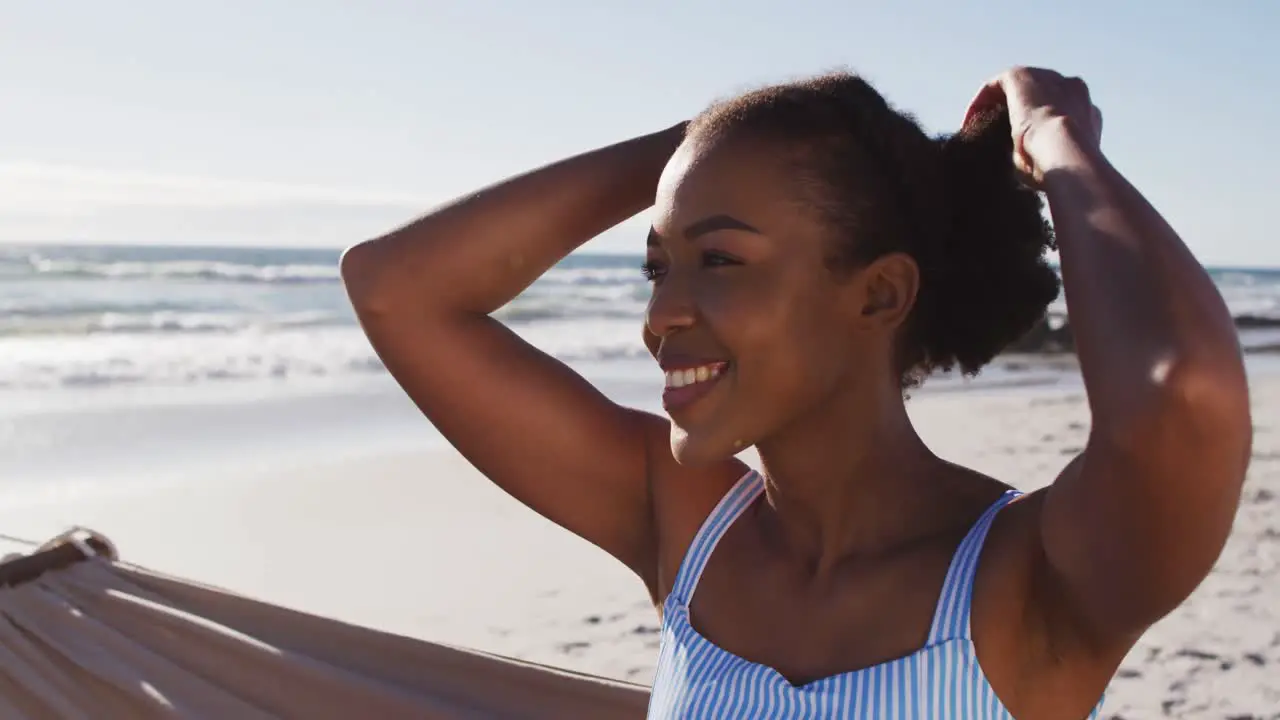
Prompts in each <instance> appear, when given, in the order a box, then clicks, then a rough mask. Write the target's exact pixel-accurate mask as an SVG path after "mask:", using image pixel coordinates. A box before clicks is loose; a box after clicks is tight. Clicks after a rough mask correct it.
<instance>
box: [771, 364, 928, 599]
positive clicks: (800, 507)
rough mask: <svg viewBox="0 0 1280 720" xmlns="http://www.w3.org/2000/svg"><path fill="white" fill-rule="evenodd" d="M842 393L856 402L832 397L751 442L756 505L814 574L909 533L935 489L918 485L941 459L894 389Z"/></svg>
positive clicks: (879, 549) (915, 531)
mask: <svg viewBox="0 0 1280 720" xmlns="http://www.w3.org/2000/svg"><path fill="white" fill-rule="evenodd" d="M848 395H856V397H857V400H856V401H850V399H849V398H848V397H844V398H842V397H838V396H837V397H832V398H831V400H830V401H829V403H828V404H827V406H826V407H823V408H819V409H818V411H817V412H815V413H813V414H811V415H809V416H807V417H805V418H803V419H801V420H799V421H797V422H795V423H793V424H792V425H791V426H789V427H788V428H787V429H786V430H785V431H783V432H781V433H778V434H776V435H775V436H773V437H771V438H769V439H768V440H767V441H764V442H761V443H759V444H757V450H758V451H759V454H760V461H761V464H762V466H763V469H764V477H765V483H766V484H765V493H766V497H767V500H768V507H767V508H766V509H765V512H768V513H770V514H771V515H772V517H771V518H770V519H769V520H770V521H771V523H772V524H773V525H774V527H775V528H776V530H777V536H778V539H779V541H780V543H781V544H782V545H783V546H784V547H785V548H786V550H787V551H788V552H789V553H794V554H795V555H797V556H799V557H800V558H802V559H803V561H804V562H805V564H806V565H807V566H809V567H810V568H811V570H812V572H813V573H814V574H815V575H819V574H822V573H824V572H829V571H830V570H831V569H832V568H834V567H835V566H836V565H837V564H838V563H840V562H841V561H843V560H845V559H847V558H850V557H856V556H859V555H864V556H865V555H874V554H877V553H879V552H883V551H884V550H886V549H887V548H890V547H893V546H894V545H895V544H897V543H900V542H902V541H904V540H906V539H907V538H909V537H911V536H913V535H915V534H918V528H919V527H920V522H921V521H922V520H923V521H925V522H927V518H925V517H921V516H920V514H919V513H920V511H921V510H922V509H923V508H925V507H927V505H928V503H929V499H930V498H931V497H934V495H933V492H931V490H936V489H937V488H936V487H935V488H932V489H931V488H930V487H928V485H929V482H930V479H931V478H932V477H933V476H934V475H935V472H934V471H936V469H937V468H938V465H939V463H940V462H941V461H940V460H939V459H938V458H937V457H936V456H934V455H933V453H932V452H931V451H930V450H929V449H928V447H926V446H925V444H924V441H922V440H921V439H920V436H919V435H918V434H917V433H916V431H915V428H914V427H913V426H912V425H911V420H910V418H909V417H908V416H907V410H906V406H905V404H904V402H903V399H902V395H901V393H900V391H899V390H898V389H897V388H893V387H891V388H889V389H887V390H885V391H877V392H876V393H875V397H874V402H872V403H868V402H867V400H868V392H867V388H859V389H858V390H857V391H856V393H855V392H851V393H848ZM869 407H870V408H871V409H872V410H873V412H868V408H869Z"/></svg>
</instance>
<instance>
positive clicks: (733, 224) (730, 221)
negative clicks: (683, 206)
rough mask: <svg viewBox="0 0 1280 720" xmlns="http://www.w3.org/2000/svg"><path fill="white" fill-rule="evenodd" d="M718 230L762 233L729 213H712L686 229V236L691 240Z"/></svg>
mask: <svg viewBox="0 0 1280 720" xmlns="http://www.w3.org/2000/svg"><path fill="white" fill-rule="evenodd" d="M716 230H744V231H746V232H750V233H755V234H757V235H759V234H760V231H759V230H757V229H755V228H753V227H751V226H750V225H748V224H746V223H744V222H742V221H741V220H739V219H737V218H734V217H730V216H728V215H712V216H711V217H708V218H703V219H701V220H699V221H697V222H695V223H693V224H691V225H689V227H687V228H685V229H684V236H685V238H687V239H689V240H695V239H697V238H698V237H699V236H701V235H706V234H707V233H709V232H715V231H716Z"/></svg>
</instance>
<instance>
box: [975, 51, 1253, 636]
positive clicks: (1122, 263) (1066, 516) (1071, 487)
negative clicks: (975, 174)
mask: <svg viewBox="0 0 1280 720" xmlns="http://www.w3.org/2000/svg"><path fill="white" fill-rule="evenodd" d="M997 100H1003V101H1006V102H1007V103H1008V105H1009V108H1010V112H1011V115H1012V116H1013V117H1014V118H1015V120H1014V128H1015V129H1014V133H1015V148H1016V150H1015V153H1016V162H1018V163H1019V165H1020V167H1021V169H1023V170H1024V171H1025V172H1026V174H1027V176H1028V178H1029V179H1030V181H1031V182H1033V183H1034V184H1036V185H1037V186H1038V187H1039V188H1040V189H1042V190H1043V191H1044V192H1045V193H1046V195H1047V197H1048V201H1049V207H1050V211H1051V212H1052V215H1053V221H1054V226H1055V229H1056V231H1057V237H1058V248H1059V255H1060V258H1061V263H1062V276H1063V284H1064V286H1065V291H1066V300H1067V306H1068V311H1069V313H1070V316H1071V328H1072V332H1073V333H1074V334H1075V338H1076V346H1077V351H1078V354H1079V359H1080V367H1081V371H1082V373H1083V377H1084V383H1085V388H1086V392H1087V395H1088V400H1089V405H1090V409H1091V411H1092V414H1093V425H1092V430H1091V432H1090V436H1089V440H1088V443H1087V445H1086V448H1085V451H1084V453H1083V454H1082V455H1081V456H1080V457H1079V458H1077V459H1076V460H1075V461H1073V462H1072V463H1071V464H1070V465H1069V466H1068V467H1067V468H1066V470H1065V471H1064V472H1063V474H1062V475H1061V476H1060V477H1059V478H1058V480H1057V481H1056V482H1055V483H1054V484H1053V486H1052V487H1051V488H1050V489H1049V490H1048V492H1047V493H1046V495H1045V499H1044V503H1043V506H1042V515H1041V525H1042V527H1041V536H1042V541H1043V545H1044V558H1045V559H1046V561H1047V563H1048V566H1049V569H1050V572H1049V573H1047V575H1048V576H1049V577H1050V578H1051V582H1053V583H1054V584H1055V586H1056V589H1058V590H1060V591H1062V593H1063V594H1064V595H1065V598H1064V600H1065V602H1067V603H1069V605H1070V607H1071V609H1072V610H1073V611H1074V612H1073V614H1074V615H1075V617H1077V618H1079V622H1080V624H1081V627H1080V628H1078V629H1079V630H1081V631H1082V632H1083V633H1084V635H1085V636H1086V637H1088V638H1090V639H1091V640H1094V641H1096V642H1098V643H1101V647H1102V648H1109V649H1114V648H1115V647H1117V646H1121V645H1123V646H1125V647H1127V643H1128V642H1131V641H1132V640H1133V639H1134V638H1136V636H1137V635H1138V634H1139V633H1141V632H1142V631H1143V630H1144V629H1146V628H1147V627H1148V626H1149V625H1151V624H1152V623H1154V622H1155V621H1156V620H1159V619H1160V618H1161V617H1163V616H1164V615H1165V614H1167V613H1168V612H1169V611H1171V610H1173V609H1174V608H1175V607H1177V605H1178V604H1180V603H1181V602H1182V601H1183V600H1184V599H1185V598H1186V597H1187V596H1188V595H1189V594H1190V593H1191V591H1192V590H1194V589H1195V587H1196V586H1197V585H1198V584H1199V583H1200V582H1201V580H1203V579H1204V577H1205V576H1206V575H1207V574H1208V572H1209V570H1210V568H1211V567H1212V565H1213V564H1214V562H1216V560H1217V558H1218V556H1219V554H1220V553H1221V551H1222V547H1223V545H1224V543H1225V542H1226V539H1227V536H1228V534H1229V533H1230V530H1231V525H1232V521H1233V518H1234V516H1235V512H1236V509H1237V506H1238V504H1239V499H1240V491H1241V485H1242V483H1243V481H1244V476H1245V470H1246V468H1247V467H1248V463H1249V455H1250V446H1251V442H1252V424H1251V420H1250V414H1249V394H1248V387H1247V382H1246V376H1245V370H1244V365H1243V361H1242V358H1241V354H1240V349H1239V342H1238V339H1237V337H1236V332H1235V328H1234V325H1233V323H1232V319H1231V316H1230V314H1229V313H1228V311H1227V308H1226V306H1225V304H1224V302H1223V300H1222V298H1221V296H1220V295H1219V294H1218V291H1217V289H1216V288H1215V286H1214V285H1213V283H1212V281H1211V280H1210V278H1209V276H1208V274H1207V273H1206V272H1205V271H1204V269H1203V268H1202V267H1201V266H1200V264H1199V263H1198V262H1197V261H1196V259H1195V258H1194V257H1193V256H1192V254H1191V252H1190V251H1189V250H1188V249H1187V247H1186V246H1185V245H1184V244H1183V243H1182V241H1181V240H1180V239H1179V238H1178V236H1177V234H1176V233H1175V232H1174V231H1173V229H1172V228H1171V227H1170V226H1169V225H1168V224H1167V223H1166V222H1165V221H1164V219H1163V218H1161V216H1160V215H1159V213H1157V212H1156V211H1155V209H1154V208H1152V207H1151V205H1150V204H1148V203H1147V201H1146V200H1145V199H1144V198H1143V197H1142V195H1141V194H1140V193H1139V192H1138V191H1137V190H1136V189H1134V187H1133V186H1132V185H1130V184H1129V183H1128V182H1127V181H1126V180H1125V178H1124V177H1123V176H1121V174H1120V173H1119V172H1118V171H1117V170H1116V169H1115V168H1114V167H1112V166H1111V164H1110V163H1109V162H1108V161H1107V159H1106V158H1105V157H1104V156H1103V154H1102V152H1101V150H1100V149H1099V137H1100V134H1101V116H1100V114H1099V113H1098V112H1097V110H1096V108H1094V107H1093V105H1092V102H1091V100H1090V99H1089V92H1088V89H1087V87H1086V86H1085V84H1084V83H1083V82H1081V81H1080V80H1078V79H1075V78H1063V77H1062V76H1060V75H1058V74H1057V73H1053V72H1050V71H1046V70H1027V69H1017V70H1014V71H1011V72H1009V73H1006V74H1005V75H1004V76H1002V77H1001V78H999V79H998V80H997V81H995V82H993V83H992V84H991V85H989V86H988V88H987V89H986V90H984V92H983V93H981V94H980V95H979V97H978V99H977V100H975V106H980V105H983V104H985V103H989V102H993V101H997Z"/></svg>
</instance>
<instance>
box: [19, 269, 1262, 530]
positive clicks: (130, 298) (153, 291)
mask: <svg viewBox="0 0 1280 720" xmlns="http://www.w3.org/2000/svg"><path fill="white" fill-rule="evenodd" d="M338 257H339V251H337V250H298V249H283V250H281V249H262V248H235V249H231V248H199V247H123V246H121V247H106V246H94V247H87V246H86V247H76V246H58V247H53V246H39V247H35V246H33V247H18V246H0V486H2V487H3V488H4V494H3V496H0V506H7V507H15V506H19V505H23V504H26V503H48V502H54V503H63V502H68V501H70V500H73V499H75V498H79V497H85V496H86V495H87V494H97V493H108V494H110V493H116V492H121V491H125V490H126V489H128V488H139V487H143V488H150V487H156V486H162V485H172V484H174V483H197V484H198V483H208V482H220V481H223V480H225V479H227V478H235V477H253V476H254V473H259V472H262V471H263V469H264V468H267V467H270V466H273V463H274V464H278V465H279V466H282V467H283V466H289V465H290V464H291V463H292V464H296V463H297V462H298V461H299V458H306V459H307V460H308V462H328V461H329V460H333V461H340V460H342V459H344V458H351V457H368V456H370V455H371V454H375V455H376V454H380V453H383V454H385V453H397V452H401V451H419V450H421V449H423V448H429V447H441V446H443V445H444V443H445V442H446V441H445V440H444V438H443V437H441V436H440V435H439V433H438V432H436V430H435V428H434V427H432V426H431V424H430V423H429V422H427V420H426V419H425V418H424V417H422V414H421V413H420V412H418V410H417V408H416V407H414V405H413V403H412V402H411V401H410V400H409V399H408V398H407V397H406V396H405V394H404V393H403V391H401V390H400V389H399V387H397V386H396V384H395V383H394V381H393V380H392V379H391V378H390V376H389V375H388V374H387V373H386V371H385V370H384V368H383V367H382V364H381V363H380V362H379V361H378V358H377V357H376V356H375V355H374V353H373V350H372V348H370V346H369V343H368V341H367V340H366V339H365V337H364V335H363V333H362V332H361V331H360V328H359V326H358V325H357V323H356V319H355V317H354V315H353V313H352V312H351V309H350V307H349V305H348V303H347V299H346V295H345V293H344V292H343V289H342V286H341V283H340V280H339V278H338V273H337V263H338ZM640 263H641V258H640V257H639V256H634V257H628V256H608V255H585V254H575V255H573V256H570V257H569V258H567V259H565V260H564V261H563V262H561V263H560V264H559V265H558V266H556V267H555V268H554V269H552V270H551V271H550V272H548V273H547V274H546V275H545V276H543V277H542V278H541V279H539V280H538V281H537V282H536V283H534V284H533V285H532V286H531V287H530V288H529V289H528V290H527V291H526V292H524V293H523V294H522V295H520V297H518V298H517V299H516V300H514V301H513V302H511V303H509V304H508V305H507V306H506V307H504V308H502V309H501V310H500V311H499V313H498V316H499V317H501V318H502V320H503V321H504V322H505V323H507V324H508V325H509V326H510V327H511V328H512V329H513V330H515V331H516V332H517V333H519V334H520V335H522V336H523V337H525V338H526V339H528V340H529V341H530V342H532V343H533V344H534V345H536V346H537V347H539V348H541V349H543V350H544V351H546V352H549V353H551V354H552V355H554V356H556V357H558V358H560V359H561V360H563V361H565V362H566V363H568V364H569V365H570V366H572V367H573V368H574V369H575V370H577V371H578V372H580V373H581V374H583V375H584V376H585V377H587V378H588V379H589V380H590V381H591V382H592V383H593V384H595V385H596V386H597V387H598V388H600V389H601V390H602V391H603V392H604V393H605V394H606V395H608V396H609V397H610V398H612V399H614V400H615V401H617V402H619V403H622V404H625V405H628V406H632V407H639V408H643V409H647V410H651V411H658V412H660V407H659V400H660V394H661V386H662V377H661V373H659V372H658V370H657V367H656V365H655V364H654V363H653V361H652V360H651V359H650V358H649V357H648V355H647V353H646V351H645V349H644V346H643V344H642V343H641V335H640V323H641V322H642V318H643V314H644V306H645V302H646V299H647V297H648V294H649V286H648V284H647V283H646V281H645V279H644V277H643V275H642V274H641V272H640ZM1214 277H1215V279H1216V280H1217V282H1218V284H1219V286H1220V287H1221V288H1222V289H1223V293H1224V295H1225V296H1226V297H1227V298H1228V300H1229V302H1230V304H1231V307H1232V310H1233V312H1234V313H1235V314H1236V315H1237V318H1238V319H1239V321H1240V324H1241V325H1242V327H1245V328H1246V330H1245V331H1244V333H1243V334H1242V336H1243V335H1248V336H1249V338H1250V340H1249V342H1248V343H1246V344H1251V345H1252V346H1265V345H1267V344H1268V343H1270V344H1271V346H1275V344H1276V343H1277V342H1280V337H1274V336H1273V337H1270V338H1268V337H1267V336H1268V335H1269V334H1271V335H1274V334H1275V333H1276V332H1277V331H1276V330H1275V328H1274V327H1272V326H1274V325H1276V324H1277V321H1280V271H1275V270H1233V269H1218V270H1214ZM465 281H466V279H465V278H459V282H465ZM1061 311H1062V306H1061V304H1059V305H1058V306H1057V307H1056V308H1055V312H1061ZM1254 357H1255V358H1256V359H1258V360H1265V359H1266V358H1268V357H1273V355H1272V354H1266V353H1264V354H1259V355H1255V356H1254ZM1078 382H1079V377H1078V373H1076V372H1075V366H1074V362H1073V361H1072V359H1071V358H1070V357H1069V356H1066V355H1063V354H1062V353H1053V352H1039V353H1032V354H1030V355H1026V354H1022V355H1006V356H1004V357H1002V358H1000V359H998V360H997V361H996V362H995V363H993V364H992V365H991V366H990V367H988V368H987V369H985V370H984V371H983V373H982V375H981V376H980V377H979V378H978V379H976V380H962V379H958V378H954V377H945V376H944V377H934V378H931V379H930V380H929V382H928V383H926V385H925V387H924V389H923V390H921V391H920V392H922V393H935V392H945V391H947V390H956V389H973V388H979V387H980V388H987V389H990V390H996V389H998V388H1001V387H1013V388H1020V389H1019V390H1017V391H1018V392H1024V391H1028V392H1034V391H1036V388H1042V389H1043V390H1045V391H1046V392H1054V391H1055V390H1054V388H1055V387H1061V386H1062V385H1063V384H1076V383H1078Z"/></svg>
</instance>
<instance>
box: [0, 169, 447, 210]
mask: <svg viewBox="0 0 1280 720" xmlns="http://www.w3.org/2000/svg"><path fill="white" fill-rule="evenodd" d="M295 203H329V204H334V205H345V206H352V205H355V206H412V207H416V206H421V205H423V203H424V198H423V196H422V195H419V194H412V193H405V192H394V191H386V190H380V189H371V188H351V187H332V186H323V185H306V184H297V183H281V182H272V181H263V180H243V179H231V178H213V177H201V176H197V175H180V174H170V173H154V172H147V171H137V170H113V169H104V168H92V167H80V166H75V165H62V164H51V163H42V162H25V161H7V162H6V161H0V215H3V214H7V213H12V212H19V213H23V214H31V213H42V212H57V213H63V214H65V213H72V214H75V213H82V212H86V211H92V210H100V209H103V208H109V207H211V208H212V207H231V206H255V205H276V204H295Z"/></svg>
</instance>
